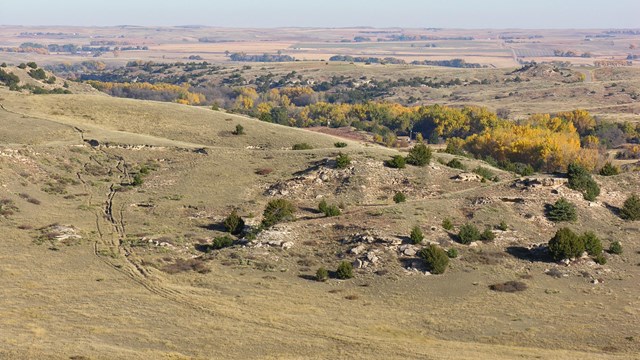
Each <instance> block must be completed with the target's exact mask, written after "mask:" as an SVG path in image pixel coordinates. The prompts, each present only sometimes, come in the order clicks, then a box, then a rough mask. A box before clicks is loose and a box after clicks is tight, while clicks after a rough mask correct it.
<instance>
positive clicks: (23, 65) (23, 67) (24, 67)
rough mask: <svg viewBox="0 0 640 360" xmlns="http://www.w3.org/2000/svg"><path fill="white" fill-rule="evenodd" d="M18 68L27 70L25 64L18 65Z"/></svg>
mask: <svg viewBox="0 0 640 360" xmlns="http://www.w3.org/2000/svg"><path fill="white" fill-rule="evenodd" d="M18 68H20V69H26V68H27V64H25V63H21V64H20V65H18Z"/></svg>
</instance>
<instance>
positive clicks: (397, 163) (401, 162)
mask: <svg viewBox="0 0 640 360" xmlns="http://www.w3.org/2000/svg"><path fill="white" fill-rule="evenodd" d="M384 164H385V165H386V166H387V167H390V168H394V169H404V167H405V166H406V161H405V159H404V157H402V156H401V155H395V156H394V157H392V158H391V160H386V161H385V162H384Z"/></svg>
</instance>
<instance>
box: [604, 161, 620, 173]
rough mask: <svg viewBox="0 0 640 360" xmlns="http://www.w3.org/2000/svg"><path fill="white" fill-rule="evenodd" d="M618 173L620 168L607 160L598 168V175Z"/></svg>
mask: <svg viewBox="0 0 640 360" xmlns="http://www.w3.org/2000/svg"><path fill="white" fill-rule="evenodd" d="M618 174H620V168H618V167H617V166H615V165H613V164H612V163H611V162H610V161H607V163H606V164H604V166H603V167H602V169H600V175H602V176H614V175H618Z"/></svg>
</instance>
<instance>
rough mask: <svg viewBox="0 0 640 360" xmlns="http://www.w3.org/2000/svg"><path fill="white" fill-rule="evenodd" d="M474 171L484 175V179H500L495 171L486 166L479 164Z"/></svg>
mask: <svg viewBox="0 0 640 360" xmlns="http://www.w3.org/2000/svg"><path fill="white" fill-rule="evenodd" d="M473 172H474V173H476V174H478V175H480V176H482V179H483V180H493V181H498V177H497V176H496V175H495V174H494V173H493V171H491V170H489V169H487V168H486V167H482V166H478V167H477V168H475V169H473Z"/></svg>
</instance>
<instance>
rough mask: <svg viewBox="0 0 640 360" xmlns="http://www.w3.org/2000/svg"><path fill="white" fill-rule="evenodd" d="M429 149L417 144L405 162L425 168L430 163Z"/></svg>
mask: <svg viewBox="0 0 640 360" xmlns="http://www.w3.org/2000/svg"><path fill="white" fill-rule="evenodd" d="M431 156H432V154H431V148H429V147H428V146H427V145H425V144H423V143H419V144H417V145H416V146H414V147H413V148H411V150H410V151H409V155H407V159H406V162H407V163H408V164H411V165H414V166H426V165H427V164H429V162H430V161H431Z"/></svg>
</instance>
